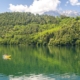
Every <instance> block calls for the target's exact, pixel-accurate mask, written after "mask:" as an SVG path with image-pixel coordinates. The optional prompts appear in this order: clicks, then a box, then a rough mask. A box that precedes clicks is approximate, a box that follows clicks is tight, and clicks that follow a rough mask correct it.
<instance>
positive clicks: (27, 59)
mask: <svg viewBox="0 0 80 80" xmlns="http://www.w3.org/2000/svg"><path fill="white" fill-rule="evenodd" d="M4 54H7V55H11V60H4V59H3V58H2V55H4ZM0 74H4V75H6V76H9V75H13V76H20V75H31V74H35V75H40V74H44V75H47V76H51V74H52V75H56V74H58V75H62V74H76V75H78V76H79V75H80V48H79V47H30V46H0ZM40 76H41V75H40ZM58 77H59V76H58ZM2 80H5V79H2ZM6 80H9V79H7V78H6ZM44 80H45V79H44ZM46 80H50V79H46ZM52 80H53V79H52ZM59 80H60V79H59Z"/></svg>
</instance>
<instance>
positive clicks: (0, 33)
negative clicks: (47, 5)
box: [0, 12, 80, 46]
mask: <svg viewBox="0 0 80 80" xmlns="http://www.w3.org/2000/svg"><path fill="white" fill-rule="evenodd" d="M0 44H4V45H18V44H25V45H57V46H58V45H61V46H65V45H73V46H75V45H80V17H75V18H74V17H67V16H64V15H61V16H60V17H54V16H48V15H38V14H37V15H34V14H31V13H24V12H23V13H20V12H12V13H10V12H6V13H0Z"/></svg>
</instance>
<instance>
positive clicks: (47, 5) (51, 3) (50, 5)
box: [9, 0, 60, 14]
mask: <svg viewBox="0 0 80 80" xmlns="http://www.w3.org/2000/svg"><path fill="white" fill-rule="evenodd" d="M59 4H60V0H34V2H33V3H32V4H31V5H30V6H27V5H13V4H10V7H9V9H10V11H12V12H31V13H34V14H43V13H44V12H46V11H55V10H57V7H58V5H59Z"/></svg>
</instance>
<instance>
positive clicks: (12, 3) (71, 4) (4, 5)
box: [0, 0, 80, 15]
mask: <svg viewBox="0 0 80 80" xmlns="http://www.w3.org/2000/svg"><path fill="white" fill-rule="evenodd" d="M48 11H57V12H59V13H61V14H66V15H69V14H73V13H74V14H75V15H77V14H78V13H80V0H1V2H0V13H4V12H31V13H33V14H44V12H48Z"/></svg>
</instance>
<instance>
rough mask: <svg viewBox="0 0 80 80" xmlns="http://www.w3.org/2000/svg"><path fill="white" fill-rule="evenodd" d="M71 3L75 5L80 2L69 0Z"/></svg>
mask: <svg viewBox="0 0 80 80" xmlns="http://www.w3.org/2000/svg"><path fill="white" fill-rule="evenodd" d="M69 2H70V4H71V5H73V6H75V5H80V2H79V1H78V0H69Z"/></svg>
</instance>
